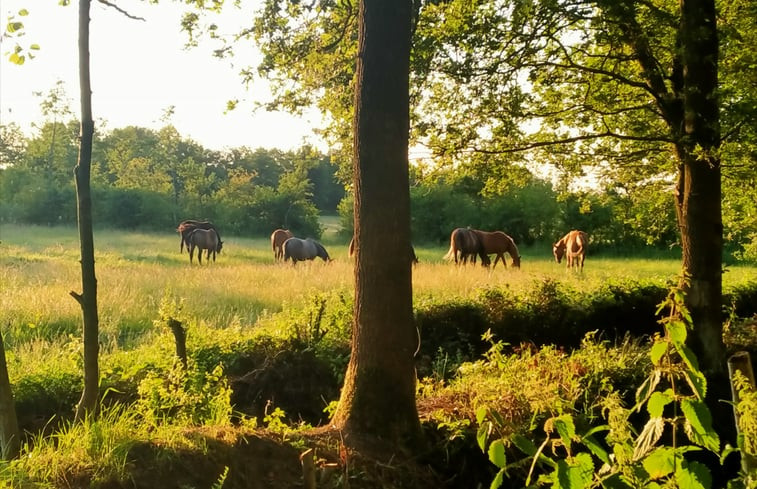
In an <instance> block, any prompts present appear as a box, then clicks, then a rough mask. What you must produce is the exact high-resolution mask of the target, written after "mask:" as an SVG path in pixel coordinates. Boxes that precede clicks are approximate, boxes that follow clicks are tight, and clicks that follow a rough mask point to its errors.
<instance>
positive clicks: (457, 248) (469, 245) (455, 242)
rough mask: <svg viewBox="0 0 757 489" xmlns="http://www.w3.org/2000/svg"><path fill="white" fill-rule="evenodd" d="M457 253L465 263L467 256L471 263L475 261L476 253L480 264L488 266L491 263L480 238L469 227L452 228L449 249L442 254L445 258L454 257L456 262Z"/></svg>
mask: <svg viewBox="0 0 757 489" xmlns="http://www.w3.org/2000/svg"><path fill="white" fill-rule="evenodd" d="M458 253H460V262H462V263H467V262H468V258H470V259H471V263H474V264H475V263H476V255H479V256H480V257H481V265H482V266H484V267H488V266H489V265H490V264H491V260H489V256H488V255H487V254H486V253H485V252H484V247H483V243H482V242H481V238H480V237H479V236H478V234H476V233H475V232H474V230H473V229H471V228H456V229H453V230H452V234H450V237H449V251H448V252H447V254H446V255H444V259H445V260H451V259H453V258H454V260H455V263H459V262H458Z"/></svg>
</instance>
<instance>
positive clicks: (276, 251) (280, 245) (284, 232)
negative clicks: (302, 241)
mask: <svg viewBox="0 0 757 489" xmlns="http://www.w3.org/2000/svg"><path fill="white" fill-rule="evenodd" d="M292 237H294V234H292V232H291V231H289V230H288V229H277V230H276V231H274V232H273V233H271V248H272V249H273V261H281V260H282V259H283V258H284V241H286V240H288V239H289V238H292Z"/></svg>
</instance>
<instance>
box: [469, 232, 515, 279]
mask: <svg viewBox="0 0 757 489" xmlns="http://www.w3.org/2000/svg"><path fill="white" fill-rule="evenodd" d="M473 232H474V233H476V235H477V236H478V239H479V240H480V241H481V245H482V246H483V248H484V253H485V254H487V255H495V254H496V255H497V257H496V258H495V259H494V265H493V266H492V269H493V268H496V266H497V263H498V262H499V261H502V265H504V267H505V268H507V262H506V261H505V253H507V254H509V255H510V258H512V266H514V267H516V268H520V253H519V252H518V247H517V246H515V240H514V239H513V238H511V237H510V236H508V235H507V234H505V233H503V232H502V231H492V232H488V231H480V230H478V229H474V230H473Z"/></svg>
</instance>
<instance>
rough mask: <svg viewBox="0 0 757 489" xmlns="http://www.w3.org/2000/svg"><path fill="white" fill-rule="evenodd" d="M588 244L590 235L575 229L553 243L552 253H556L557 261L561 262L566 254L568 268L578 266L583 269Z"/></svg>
mask: <svg viewBox="0 0 757 489" xmlns="http://www.w3.org/2000/svg"><path fill="white" fill-rule="evenodd" d="M588 244H589V235H588V234H586V233H585V232H583V231H579V230H577V229H574V230H572V231H570V232H569V233H568V234H566V235H565V236H563V237H562V238H560V240H559V241H557V243H555V244H554V245H552V254H554V255H555V261H557V263H560V261H562V257H563V256H565V261H566V262H567V268H572V267H576V268H579V269H580V270H581V271H583V269H584V260H586V247H587V245H588Z"/></svg>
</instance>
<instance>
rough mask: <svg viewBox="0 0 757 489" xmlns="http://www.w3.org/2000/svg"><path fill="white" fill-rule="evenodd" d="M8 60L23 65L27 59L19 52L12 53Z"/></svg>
mask: <svg viewBox="0 0 757 489" xmlns="http://www.w3.org/2000/svg"><path fill="white" fill-rule="evenodd" d="M8 60H9V61H10V62H11V63H15V64H17V65H22V64H24V61H26V58H24V57H23V56H20V55H19V54H18V53H11V54H10V56H8Z"/></svg>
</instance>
